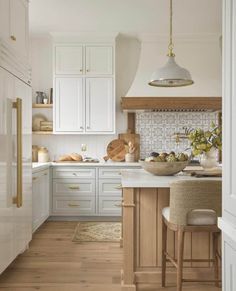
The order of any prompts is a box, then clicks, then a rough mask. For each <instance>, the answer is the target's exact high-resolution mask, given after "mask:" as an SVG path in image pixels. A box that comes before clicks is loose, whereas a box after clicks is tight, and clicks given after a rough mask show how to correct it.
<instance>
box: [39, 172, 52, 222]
mask: <svg viewBox="0 0 236 291" xmlns="http://www.w3.org/2000/svg"><path fill="white" fill-rule="evenodd" d="M41 185H42V211H41V218H42V223H43V222H44V221H45V220H46V219H47V218H48V217H49V199H50V195H49V189H50V188H49V187H50V184H49V170H45V171H43V173H42V178H41Z"/></svg>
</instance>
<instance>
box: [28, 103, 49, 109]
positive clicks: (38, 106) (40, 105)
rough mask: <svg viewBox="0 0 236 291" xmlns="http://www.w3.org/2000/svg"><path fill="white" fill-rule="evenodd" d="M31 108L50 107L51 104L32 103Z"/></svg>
mask: <svg viewBox="0 0 236 291" xmlns="http://www.w3.org/2000/svg"><path fill="white" fill-rule="evenodd" d="M32 107H33V108H52V107H53V104H36V103H33V106H32Z"/></svg>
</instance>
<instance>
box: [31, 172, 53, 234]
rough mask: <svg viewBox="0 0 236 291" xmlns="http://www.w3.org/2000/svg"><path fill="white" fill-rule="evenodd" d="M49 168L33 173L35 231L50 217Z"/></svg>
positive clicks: (33, 226) (33, 227)
mask: <svg viewBox="0 0 236 291" xmlns="http://www.w3.org/2000/svg"><path fill="white" fill-rule="evenodd" d="M49 179H50V177H49V169H46V170H41V171H38V172H35V173H33V183H32V186H33V197H32V217H33V225H32V230H33V232H34V231H35V230H36V229H37V228H38V227H39V226H40V225H41V224H42V223H43V222H44V221H45V220H46V219H47V218H48V217H49V200H50V182H49V181H50V180H49Z"/></svg>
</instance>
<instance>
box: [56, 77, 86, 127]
mask: <svg viewBox="0 0 236 291" xmlns="http://www.w3.org/2000/svg"><path fill="white" fill-rule="evenodd" d="M54 103H55V107H54V108H55V109H54V110H55V114H54V117H55V119H54V120H55V132H83V124H84V109H83V107H84V97H83V81H82V78H56V94H55V102H54Z"/></svg>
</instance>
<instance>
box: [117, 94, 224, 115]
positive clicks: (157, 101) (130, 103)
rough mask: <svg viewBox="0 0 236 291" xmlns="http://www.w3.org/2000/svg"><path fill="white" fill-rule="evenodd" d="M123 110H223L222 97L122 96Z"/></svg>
mask: <svg viewBox="0 0 236 291" xmlns="http://www.w3.org/2000/svg"><path fill="white" fill-rule="evenodd" d="M121 108H122V110H123V111H128V112H135V111H140V110H141V111H221V110H222V98H221V97H121Z"/></svg>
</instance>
